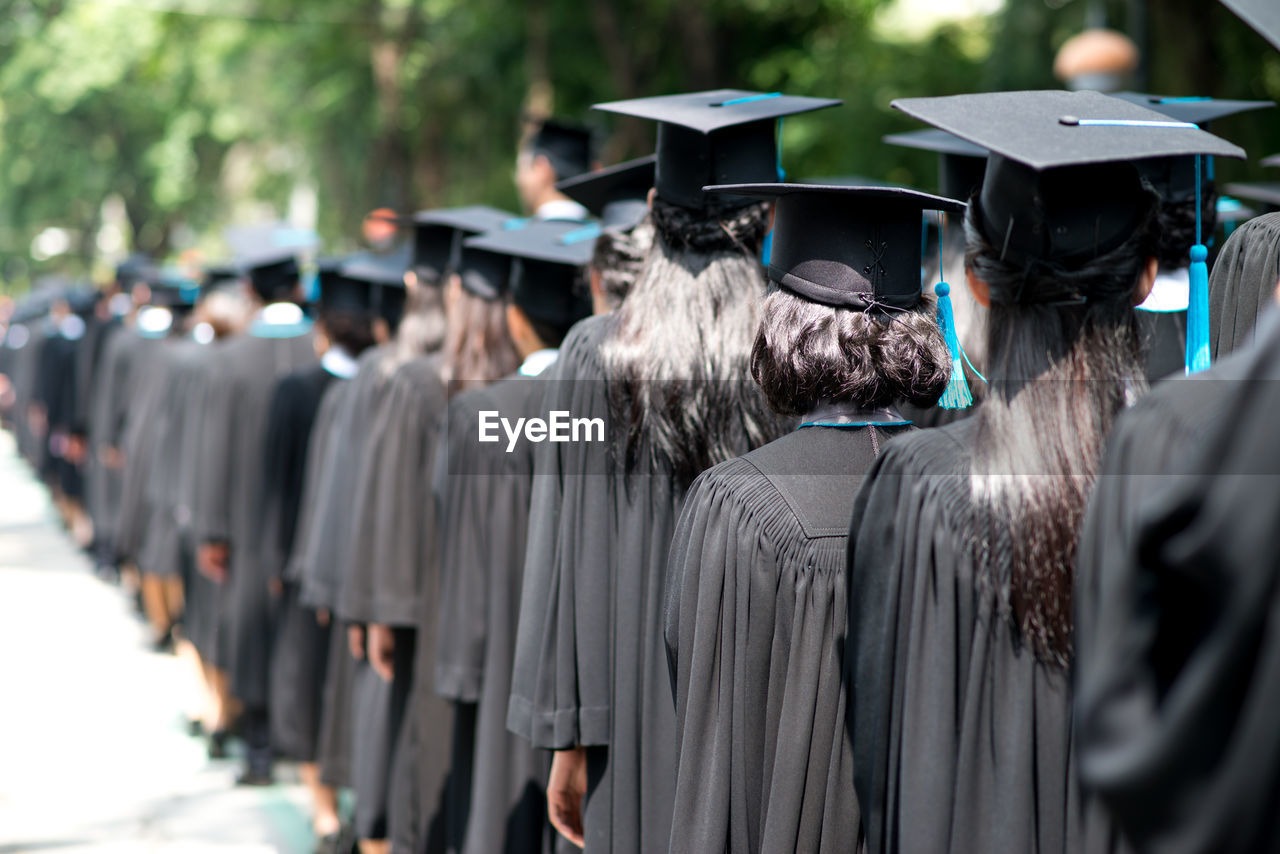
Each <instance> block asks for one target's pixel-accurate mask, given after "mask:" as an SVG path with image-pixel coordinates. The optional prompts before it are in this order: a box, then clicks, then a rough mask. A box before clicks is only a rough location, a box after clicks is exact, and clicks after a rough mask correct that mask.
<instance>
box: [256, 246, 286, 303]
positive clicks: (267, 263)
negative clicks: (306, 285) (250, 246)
mask: <svg viewBox="0 0 1280 854" xmlns="http://www.w3.org/2000/svg"><path fill="white" fill-rule="evenodd" d="M245 272H246V274H247V275H248V276H249V284H251V285H252V286H253V290H254V292H255V293H257V294H258V296H259V297H261V298H262V299H263V300H265V301H267V302H273V301H275V300H281V299H290V298H292V297H293V295H294V289H295V288H296V287H297V285H298V259H297V258H296V257H294V250H293V249H278V250H273V251H271V252H265V253H263V254H261V255H258V256H256V257H253V258H249V259H247V260H246V261H245Z"/></svg>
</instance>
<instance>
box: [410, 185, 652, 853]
mask: <svg viewBox="0 0 1280 854" xmlns="http://www.w3.org/2000/svg"><path fill="white" fill-rule="evenodd" d="M648 172H649V179H648V181H651V180H652V167H651V165H650V167H649V169H648ZM648 181H646V183H648ZM646 190H647V186H646ZM575 232H576V233H586V232H582V226H581V225H580V224H577V223H547V224H531V225H529V226H528V227H526V228H525V229H522V230H520V231H496V232H493V233H492V234H489V235H483V236H481V237H477V238H473V239H472V240H470V241H468V243H467V247H468V249H467V251H468V252H476V253H481V254H486V253H492V254H496V255H497V256H498V257H496V258H495V259H493V260H494V262H495V263H494V266H498V265H501V267H500V270H501V272H500V273H499V275H496V276H494V277H493V278H494V279H498V280H499V281H489V282H487V284H489V285H496V286H497V288H496V290H497V291H498V293H499V295H500V296H501V297H502V298H505V299H506V300H509V304H508V305H507V306H506V315H507V318H506V319H507V328H508V330H509V332H510V335H511V339H512V341H513V342H514V343H515V345H516V347H517V350H518V352H519V354H520V356H521V358H522V359H523V362H522V364H521V365H520V368H519V369H518V370H517V371H516V372H515V373H514V374H512V375H510V376H508V377H505V378H503V379H501V380H499V381H498V382H496V383H494V384H493V385H492V386H489V387H487V388H483V389H472V390H470V391H467V392H464V393H462V394H459V395H457V396H456V397H454V398H453V399H452V400H451V401H450V404H449V414H448V420H447V424H448V426H447V429H446V431H445V433H444V435H442V437H441V445H442V447H441V449H440V451H439V452H438V453H437V459H436V465H437V468H436V477H435V483H436V487H435V492H436V501H437V504H438V508H439V509H438V511H437V512H438V516H439V519H440V522H439V527H440V530H441V531H442V532H443V538H442V540H443V554H442V557H441V569H440V571H441V582H440V594H439V595H440V599H439V604H438V610H439V615H440V616H439V625H438V635H437V636H438V641H437V646H436V657H435V677H434V684H435V689H436V691H437V693H439V694H440V696H442V697H445V698H448V699H449V700H451V701H453V702H454V703H456V704H457V705H458V720H459V721H466V722H467V723H468V724H469V732H468V733H465V734H463V733H461V732H455V744H454V758H453V762H452V767H451V769H450V773H449V779H448V784H447V786H448V788H447V790H446V802H447V803H448V805H449V815H448V819H447V835H448V845H449V847H448V850H450V851H460V852H476V854H478V852H490V851H494V852H549V851H552V850H554V848H555V840H556V835H555V833H554V831H553V830H552V827H551V825H550V822H549V821H548V820H547V809H546V799H545V796H544V794H543V785H544V781H545V780H546V777H547V772H548V771H549V769H550V758H551V757H550V755H549V754H548V753H546V751H542V750H537V749H535V748H533V747H531V746H530V745H529V744H528V743H527V742H524V741H522V740H520V739H519V738H518V737H517V736H515V735H513V734H511V733H509V732H508V731H507V728H506V713H507V698H508V696H509V692H510V686H511V667H512V653H513V651H514V647H515V637H514V630H515V627H516V620H517V617H518V612H517V608H518V605H519V601H520V583H521V576H522V574H523V572H524V557H525V554H524V552H525V539H526V535H527V531H528V519H529V501H530V496H531V488H532V483H533V481H532V474H533V447H534V445H533V444H532V443H531V442H529V441H528V440H527V439H526V440H522V441H517V442H516V443H515V445H511V444H509V443H508V442H507V440H500V441H498V442H481V441H480V440H479V433H478V431H479V429H480V425H481V418H482V417H485V416H483V413H486V412H487V413H489V415H490V416H492V415H494V414H497V415H500V416H501V417H502V418H506V419H508V420H509V421H512V422H514V421H515V419H518V418H544V419H545V418H546V416H547V413H545V412H542V411H541V410H540V407H541V404H542V397H543V392H544V389H543V383H542V382H538V381H534V380H533V378H534V377H538V376H540V375H542V374H543V372H544V371H545V370H546V369H547V368H548V367H549V366H550V365H551V364H552V363H554V361H555V359H556V355H557V350H556V348H557V347H558V346H559V344H560V342H561V340H563V338H564V336H565V333H566V332H567V331H568V329H569V327H570V326H572V325H573V324H574V323H575V322H576V321H577V320H579V319H580V318H582V317H585V316H586V315H587V314H588V313H589V312H590V310H591V302H590V301H589V299H588V293H589V286H588V284H587V282H586V276H585V275H584V273H585V264H586V262H587V261H588V260H589V259H590V258H591V255H592V251H593V249H594V242H595V240H594V238H584V239H582V240H573V241H572V242H567V243H564V244H562V243H561V240H562V239H564V238H565V237H566V236H569V237H571V236H572V235H574V234H575ZM530 256H533V257H530ZM553 256H558V259H559V260H556V261H552V260H549V259H550V258H551V257H553ZM508 257H510V258H513V259H514V260H511V261H510V262H509V263H510V266H511V270H510V275H509V276H505V275H502V273H505V267H506V265H507V262H506V259H507V258H508ZM464 272H466V271H464ZM475 280H476V276H475V275H464V276H463V277H462V282H463V286H464V287H469V288H474V287H475ZM508 283H509V285H510V286H509V288H508V286H507V285H508ZM468 707H470V708H468ZM455 726H456V727H457V729H458V730H461V728H462V727H461V726H460V725H455Z"/></svg>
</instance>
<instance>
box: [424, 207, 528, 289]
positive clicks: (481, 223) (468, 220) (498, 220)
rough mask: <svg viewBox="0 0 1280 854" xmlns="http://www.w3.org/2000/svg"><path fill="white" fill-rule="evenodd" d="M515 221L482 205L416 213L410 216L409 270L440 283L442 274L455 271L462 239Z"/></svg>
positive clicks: (494, 209) (442, 277) (513, 217)
mask: <svg viewBox="0 0 1280 854" xmlns="http://www.w3.org/2000/svg"><path fill="white" fill-rule="evenodd" d="M515 218H516V215H515V214H513V213H508V212H507V211H502V210H498V209H497V208H491V207H488V206H486V205H469V206H467V207H460V208H440V209H437V210H430V211H419V212H418V213H416V214H414V215H413V269H414V270H416V271H417V272H418V275H419V277H420V278H425V279H427V280H428V281H434V282H441V281H443V279H444V276H445V274H446V273H448V272H449V271H450V270H454V269H457V266H458V262H459V252H460V250H461V248H462V241H463V239H464V238H466V237H467V236H468V235H472V234H482V233H484V232H486V231H490V230H492V229H495V228H499V227H500V226H501V225H502V224H503V223H504V222H507V221H510V220H513V219H515Z"/></svg>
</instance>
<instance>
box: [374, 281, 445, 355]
mask: <svg viewBox="0 0 1280 854" xmlns="http://www.w3.org/2000/svg"><path fill="white" fill-rule="evenodd" d="M445 328H446V324H445V316H444V296H443V294H442V293H441V288H440V287H438V286H437V285H435V284H434V283H430V282H418V283H417V284H416V285H414V286H411V287H409V289H408V292H407V293H406V294H405V301H404V316H403V317H402V318H401V319H400V325H399V326H398V327H397V328H396V334H395V337H394V338H393V339H391V344H390V346H388V347H387V352H386V355H384V356H383V357H382V361H381V362H380V363H379V366H380V367H381V369H382V373H383V376H387V377H389V376H391V375H392V374H393V373H395V371H396V368H398V367H400V366H401V365H403V364H404V363H405V362H408V361H410V360H411V359H416V358H417V357H418V356H422V355H425V354H427V353H434V352H435V351H437V350H439V349H440V346H441V344H443V343H444V340H445Z"/></svg>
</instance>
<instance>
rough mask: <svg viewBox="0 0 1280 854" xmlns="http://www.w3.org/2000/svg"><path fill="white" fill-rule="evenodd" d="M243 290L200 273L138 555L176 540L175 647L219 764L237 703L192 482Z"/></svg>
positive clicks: (237, 283)
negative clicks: (203, 558)
mask: <svg viewBox="0 0 1280 854" xmlns="http://www.w3.org/2000/svg"><path fill="white" fill-rule="evenodd" d="M249 293H250V292H249V290H248V289H247V288H246V287H245V286H244V283H243V281H242V280H241V279H240V278H239V276H238V274H237V275H235V276H231V277H224V276H222V275H220V274H219V273H217V272H216V271H215V272H210V271H208V270H206V272H205V278H204V281H203V282H202V284H201V295H200V297H199V299H198V302H197V306H196V311H195V317H194V320H195V321H196V323H195V325H194V327H193V328H192V334H191V339H192V340H191V345H190V347H189V349H188V348H184V349H183V350H182V351H181V352H180V354H178V358H176V359H175V362H174V364H173V366H172V368H171V374H170V383H171V390H170V392H169V394H170V397H171V401H172V410H171V416H172V417H171V421H170V423H169V424H168V425H167V427H166V432H167V436H166V440H165V443H164V447H162V448H161V449H160V451H159V453H160V457H158V459H159V460H161V461H162V464H163V465H165V466H168V465H170V463H169V461H172V468H171V469H166V471H167V475H166V476H165V477H163V478H162V479H160V480H158V481H155V482H153V484H152V488H153V490H154V491H155V496H156V497H155V499H154V500H155V504H156V506H157V507H160V508H164V509H165V510H167V516H165V517H164V518H156V519H154V520H153V525H154V526H155V528H156V530H155V532H154V534H152V533H151V532H149V534H148V539H149V540H150V539H154V542H152V543H150V544H149V545H148V546H144V552H149V551H150V550H152V549H156V548H165V547H166V546H165V545H164V543H165V540H166V538H167V535H166V533H165V531H166V529H168V530H169V532H170V534H171V535H172V537H173V538H174V539H176V547H177V551H178V572H179V575H180V577H181V578H182V609H183V639H182V642H180V643H179V644H178V646H177V648H178V651H179V654H180V655H182V656H184V657H185V658H186V659H187V660H188V661H189V662H190V664H191V666H192V667H193V669H194V670H195V671H196V676H197V681H198V683H199V684H200V685H201V686H202V687H203V688H204V691H203V697H202V698H201V700H202V702H201V708H199V709H198V710H197V711H196V715H195V717H196V718H198V720H199V721H200V728H201V729H202V730H203V731H204V732H205V733H207V735H208V755H209V758H211V759H221V758H223V757H225V756H226V754H227V739H228V738H229V729H230V727H231V725H232V723H233V721H234V717H235V713H236V703H235V701H234V699H233V698H232V697H231V694H230V689H229V685H228V679H227V674H226V669H225V667H226V665H225V659H226V655H225V653H224V652H223V651H221V650H220V649H219V646H220V642H221V641H222V640H223V633H222V632H220V628H221V619H220V603H221V599H222V587H221V585H220V584H219V583H217V582H216V581H214V580H213V579H211V578H209V577H208V576H206V575H205V574H204V573H202V572H200V571H199V569H198V566H197V560H196V551H197V548H198V546H199V543H198V542H197V540H198V534H197V532H196V530H195V524H196V517H197V513H196V507H197V505H198V504H199V500H200V495H199V489H198V487H199V482H198V478H199V475H200V461H201V450H202V448H203V447H204V443H205V441H206V438H207V437H206V435H205V430H206V429H207V428H208V429H212V427H213V426H214V425H215V424H216V421H215V419H212V418H209V417H207V416H206V413H205V408H206V407H207V406H209V405H211V404H212V399H211V396H210V394H209V392H210V390H211V387H212V385H213V380H214V372H215V371H216V370H217V368H218V365H219V363H220V359H219V356H218V354H219V353H220V352H221V350H222V348H223V347H224V346H225V345H226V343H227V342H228V341H229V340H234V338H235V336H237V335H240V334H242V333H243V332H244V330H245V329H246V327H247V326H248V323H249V320H250V317H251V315H252V314H253V312H254V310H255V309H256V307H257V306H256V301H254V300H252V299H251V298H250V296H249ZM149 565H152V566H159V565H160V561H150V562H149ZM192 728H193V729H194V726H193V727H192Z"/></svg>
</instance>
